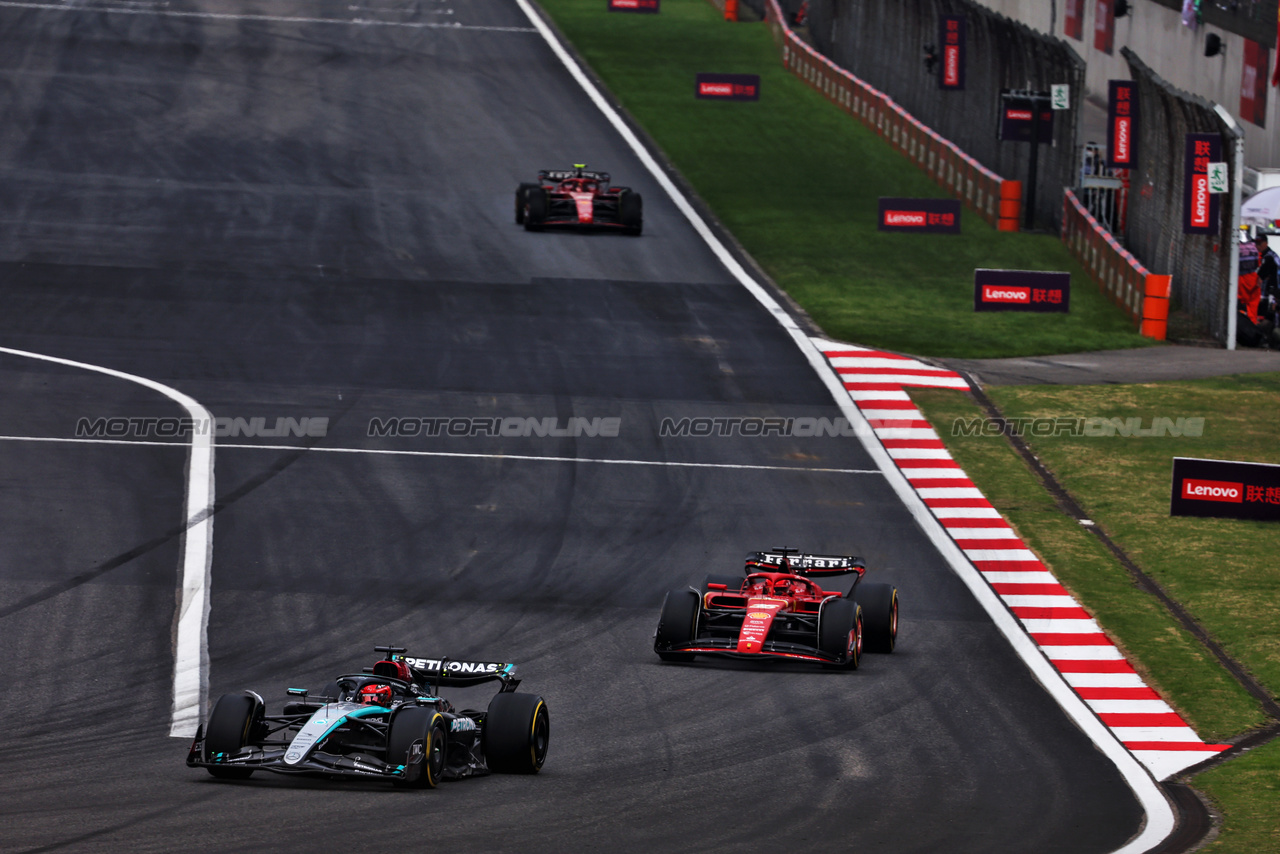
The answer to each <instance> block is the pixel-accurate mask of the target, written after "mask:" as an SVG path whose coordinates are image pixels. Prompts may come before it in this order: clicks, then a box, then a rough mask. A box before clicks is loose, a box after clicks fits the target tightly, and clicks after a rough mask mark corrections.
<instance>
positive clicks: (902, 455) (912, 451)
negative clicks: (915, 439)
mask: <svg viewBox="0 0 1280 854" xmlns="http://www.w3.org/2000/svg"><path fill="white" fill-rule="evenodd" d="M888 451H889V456H891V457H893V458H894V459H895V460H949V459H951V452H950V451H948V450H947V449H946V448H889V449H888Z"/></svg>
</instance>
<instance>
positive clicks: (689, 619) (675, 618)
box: [653, 588, 702, 661]
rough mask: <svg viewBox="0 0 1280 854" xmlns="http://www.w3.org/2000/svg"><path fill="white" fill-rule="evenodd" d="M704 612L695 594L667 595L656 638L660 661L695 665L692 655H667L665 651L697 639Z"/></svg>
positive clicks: (692, 592) (686, 591)
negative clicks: (699, 620) (700, 620)
mask: <svg viewBox="0 0 1280 854" xmlns="http://www.w3.org/2000/svg"><path fill="white" fill-rule="evenodd" d="M701 611H702V597H700V596H699V595H698V594H697V593H696V592H694V591H693V590H689V589H688V588H683V589H680V590H672V591H670V592H669V593H667V598H666V599H664V600H662V616H661V617H659V618H658V631H657V633H656V634H654V636H653V650H654V652H656V653H658V657H659V658H661V659H662V660H663V661H693V659H694V655H693V653H691V652H668V651H666V649H665V647H668V646H671V645H676V646H683V645H684V644H687V643H689V642H690V641H692V640H693V639H694V638H695V637H697V631H698V615H699V612H701Z"/></svg>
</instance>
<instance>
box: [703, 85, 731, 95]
mask: <svg viewBox="0 0 1280 854" xmlns="http://www.w3.org/2000/svg"><path fill="white" fill-rule="evenodd" d="M698 94H699V95H714V96H717V97H721V98H730V97H733V84H732V83H699V84H698Z"/></svg>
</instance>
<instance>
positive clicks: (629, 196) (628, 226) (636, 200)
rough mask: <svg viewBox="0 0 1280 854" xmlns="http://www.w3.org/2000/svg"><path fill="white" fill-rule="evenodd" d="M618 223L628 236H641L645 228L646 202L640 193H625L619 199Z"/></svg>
mask: <svg viewBox="0 0 1280 854" xmlns="http://www.w3.org/2000/svg"><path fill="white" fill-rule="evenodd" d="M618 221H619V222H621V223H622V230H623V232H624V233H626V234H639V233H640V232H641V230H643V228H644V200H643V199H641V198H640V194H639V193H632V192H630V191H628V192H626V193H623V194H622V198H620V199H618Z"/></svg>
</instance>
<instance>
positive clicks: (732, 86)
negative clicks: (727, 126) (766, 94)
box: [696, 74, 760, 101]
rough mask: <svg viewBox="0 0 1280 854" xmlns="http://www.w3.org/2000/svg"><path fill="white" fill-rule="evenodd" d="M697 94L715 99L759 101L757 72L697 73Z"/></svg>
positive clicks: (758, 77) (700, 96) (758, 76)
mask: <svg viewBox="0 0 1280 854" xmlns="http://www.w3.org/2000/svg"><path fill="white" fill-rule="evenodd" d="M696 94H697V96H698V97H699V98H709V99H711V100H715V101H759V100H760V75H759V74H699V75H698V81H697V93H696Z"/></svg>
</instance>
